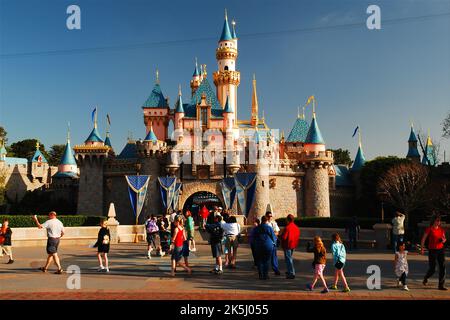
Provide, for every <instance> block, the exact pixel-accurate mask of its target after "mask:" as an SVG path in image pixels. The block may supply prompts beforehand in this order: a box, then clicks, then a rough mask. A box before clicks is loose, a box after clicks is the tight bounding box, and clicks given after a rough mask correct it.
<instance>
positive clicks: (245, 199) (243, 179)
mask: <svg viewBox="0 0 450 320" xmlns="http://www.w3.org/2000/svg"><path fill="white" fill-rule="evenodd" d="M234 180H235V186H236V194H237V198H238V204H239V207H240V208H241V212H242V214H244V215H245V216H246V217H247V216H248V214H249V213H250V210H251V208H252V206H253V200H254V198H255V191H256V183H255V181H256V173H254V172H251V173H246V172H238V173H236V174H235V176H234Z"/></svg>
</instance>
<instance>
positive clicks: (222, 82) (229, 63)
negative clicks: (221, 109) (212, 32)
mask: <svg viewBox="0 0 450 320" xmlns="http://www.w3.org/2000/svg"><path fill="white" fill-rule="evenodd" d="M234 34H236V33H234ZM237 56H238V50H237V38H233V36H232V34H231V31H230V26H229V24H228V17H227V13H226V10H225V21H224V23H223V29H222V35H221V36H220V39H219V43H218V47H217V49H216V60H217V66H218V70H217V72H214V73H213V78H214V84H215V85H216V88H217V99H218V100H219V103H220V105H222V106H225V102H226V98H227V94H228V95H229V99H230V100H229V103H230V105H231V108H232V109H233V110H234V113H235V122H236V123H237V87H238V86H239V83H240V72H239V71H236V60H237Z"/></svg>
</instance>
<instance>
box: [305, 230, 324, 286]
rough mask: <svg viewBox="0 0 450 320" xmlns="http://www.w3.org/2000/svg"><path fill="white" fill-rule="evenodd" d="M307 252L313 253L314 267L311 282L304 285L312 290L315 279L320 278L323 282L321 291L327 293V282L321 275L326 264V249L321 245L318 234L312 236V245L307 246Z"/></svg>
mask: <svg viewBox="0 0 450 320" xmlns="http://www.w3.org/2000/svg"><path fill="white" fill-rule="evenodd" d="M308 252H313V253H314V261H313V267H314V278H313V281H312V283H311V284H308V285H307V286H306V287H307V288H308V289H309V290H310V291H313V290H314V286H315V285H316V283H317V280H319V279H320V281H322V284H323V290H322V291H321V293H328V292H329V290H328V287H327V283H326V282H325V278H324V277H323V270H324V269H325V264H326V261H327V260H326V259H327V258H326V255H327V251H326V249H325V246H324V245H323V242H322V239H321V238H320V237H318V236H315V237H314V247H313V248H312V249H311V248H308Z"/></svg>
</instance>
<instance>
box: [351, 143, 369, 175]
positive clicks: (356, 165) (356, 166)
mask: <svg viewBox="0 0 450 320" xmlns="http://www.w3.org/2000/svg"><path fill="white" fill-rule="evenodd" d="M365 163H366V158H365V157H364V153H363V151H362V148H361V146H359V147H358V152H357V153H356V157H355V161H354V162H353V166H352V170H360V169H361V168H362V167H363V166H364V164H365Z"/></svg>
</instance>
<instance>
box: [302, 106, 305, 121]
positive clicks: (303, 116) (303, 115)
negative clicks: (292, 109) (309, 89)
mask: <svg viewBox="0 0 450 320" xmlns="http://www.w3.org/2000/svg"><path fill="white" fill-rule="evenodd" d="M302 119H303V120H305V106H303V114H302Z"/></svg>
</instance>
